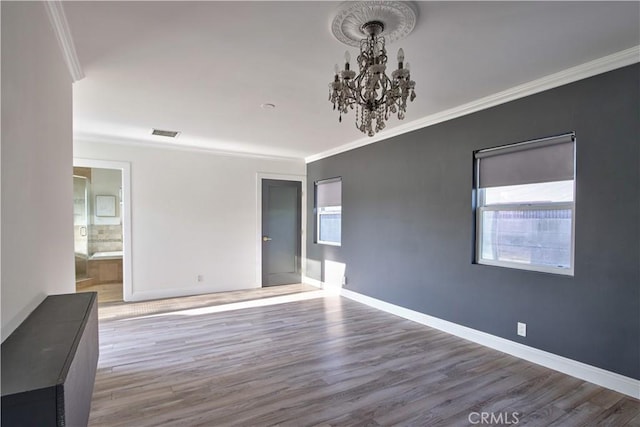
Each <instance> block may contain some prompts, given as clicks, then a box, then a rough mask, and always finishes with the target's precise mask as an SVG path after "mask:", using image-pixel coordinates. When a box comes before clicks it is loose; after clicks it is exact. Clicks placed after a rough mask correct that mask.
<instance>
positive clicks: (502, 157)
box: [475, 133, 575, 188]
mask: <svg viewBox="0 0 640 427" xmlns="http://www.w3.org/2000/svg"><path fill="white" fill-rule="evenodd" d="M574 152H575V136H574V134H573V133H571V134H566V135H560V136H554V137H551V138H544V139H538V140H534V141H527V142H521V143H518V144H512V145H507V146H504V147H497V148H490V149H487V150H480V151H478V152H476V153H475V158H476V159H477V160H476V161H477V162H478V165H477V168H478V169H477V172H478V187H479V188H487V187H502V186H505V185H520V184H532V183H537V182H552V181H566V180H571V179H573V178H574V171H575V164H574V158H575V156H574Z"/></svg>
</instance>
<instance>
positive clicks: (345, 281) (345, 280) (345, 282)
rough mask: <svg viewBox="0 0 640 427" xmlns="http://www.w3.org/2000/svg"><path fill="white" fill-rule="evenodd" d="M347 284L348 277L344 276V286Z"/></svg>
mask: <svg viewBox="0 0 640 427" xmlns="http://www.w3.org/2000/svg"><path fill="white" fill-rule="evenodd" d="M346 284H347V276H342V285H343V286H345V285H346Z"/></svg>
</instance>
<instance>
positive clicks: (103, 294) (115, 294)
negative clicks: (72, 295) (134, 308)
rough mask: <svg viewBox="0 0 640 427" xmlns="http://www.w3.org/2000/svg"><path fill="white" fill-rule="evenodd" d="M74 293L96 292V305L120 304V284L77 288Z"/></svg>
mask: <svg viewBox="0 0 640 427" xmlns="http://www.w3.org/2000/svg"><path fill="white" fill-rule="evenodd" d="M76 292H97V293H98V303H109V302H115V303H122V302H123V300H122V283H103V284H100V285H90V286H77V285H76Z"/></svg>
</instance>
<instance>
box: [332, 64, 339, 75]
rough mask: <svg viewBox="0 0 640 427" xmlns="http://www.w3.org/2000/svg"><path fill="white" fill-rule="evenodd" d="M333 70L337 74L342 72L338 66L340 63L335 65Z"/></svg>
mask: <svg viewBox="0 0 640 427" xmlns="http://www.w3.org/2000/svg"><path fill="white" fill-rule="evenodd" d="M333 71H334V72H335V74H336V76H337V75H338V74H340V67H338V64H336V65H334V66H333Z"/></svg>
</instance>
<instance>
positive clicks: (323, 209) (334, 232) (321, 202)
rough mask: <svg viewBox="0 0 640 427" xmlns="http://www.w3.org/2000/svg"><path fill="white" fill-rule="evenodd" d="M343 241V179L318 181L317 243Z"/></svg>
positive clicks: (337, 243) (336, 243) (329, 243)
mask: <svg viewBox="0 0 640 427" xmlns="http://www.w3.org/2000/svg"><path fill="white" fill-rule="evenodd" d="M341 242H342V179H341V178H332V179H325V180H323V181H317V182H316V243H322V244H325V245H334V246H340V244H341Z"/></svg>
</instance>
